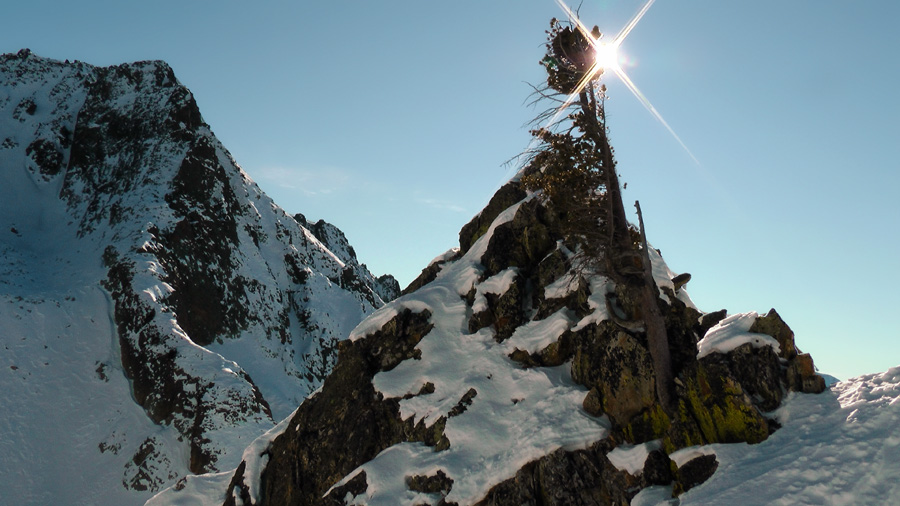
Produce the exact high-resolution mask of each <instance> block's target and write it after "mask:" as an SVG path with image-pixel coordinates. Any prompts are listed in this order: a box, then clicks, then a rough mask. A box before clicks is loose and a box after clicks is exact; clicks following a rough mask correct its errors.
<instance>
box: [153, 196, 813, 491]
mask: <svg viewBox="0 0 900 506" xmlns="http://www.w3.org/2000/svg"><path fill="white" fill-rule="evenodd" d="M560 219H561V218H560V214H559V212H558V211H556V210H555V207H554V203H553V202H552V201H551V200H548V199H546V198H541V196H540V195H539V194H536V193H531V192H528V191H526V190H525V189H524V188H523V187H522V186H521V185H520V184H519V183H518V182H515V181H513V182H511V183H509V184H507V185H506V186H504V187H503V188H501V189H500V190H499V191H498V192H497V193H496V195H495V196H494V198H493V199H492V200H491V202H490V203H489V205H488V206H487V207H486V208H485V210H484V211H482V213H480V214H479V215H478V216H477V217H475V218H474V219H473V220H472V222H471V223H469V224H468V225H466V226H465V227H463V229H462V232H461V233H460V247H459V248H458V249H454V250H451V251H449V252H447V253H446V254H444V255H441V256H439V257H438V258H436V259H435V261H434V262H433V263H432V264H431V265H429V266H428V267H426V268H425V269H424V270H423V272H422V275H421V276H420V277H419V279H417V280H416V281H414V282H413V283H412V284H411V285H410V287H408V288H407V289H406V290H405V291H404V295H403V296H401V297H400V298H399V299H397V300H395V301H394V302H392V303H390V304H388V305H386V306H385V307H383V308H381V309H379V310H378V311H377V312H375V314H373V315H372V316H370V317H369V318H367V319H366V320H365V321H364V322H363V323H361V324H360V325H359V326H358V327H356V329H355V330H354V331H353V332H352V333H351V334H350V335H349V339H347V340H345V341H342V342H341V343H340V344H339V346H338V360H337V363H336V365H335V368H334V371H333V372H332V374H331V375H330V376H328V377H327V378H326V379H325V382H324V383H323V385H322V388H321V390H320V391H318V392H316V393H315V394H314V395H312V396H311V397H309V398H308V399H306V400H305V401H304V402H303V404H301V405H300V407H299V408H298V409H297V411H296V412H295V413H294V414H293V415H292V416H291V417H289V418H287V419H285V420H284V421H283V422H282V423H281V424H280V425H279V427H278V428H277V429H275V430H273V431H271V432H270V433H269V434H267V435H266V436H265V437H264V438H261V439H260V440H258V441H257V442H255V443H254V444H253V445H251V446H249V447H248V449H247V450H246V451H245V453H244V458H243V460H242V462H241V463H240V465H239V466H238V467H237V468H236V470H235V473H234V474H233V475H231V476H224V475H219V476H217V477H209V478H207V479H205V480H204V479H200V480H194V481H191V480H189V481H188V482H187V484H186V487H185V488H184V489H183V490H182V491H181V492H178V491H169V492H167V493H166V494H163V495H161V496H160V497H158V498H157V499H158V500H159V502H153V501H151V503H152V504H165V503H166V501H174V500H175V499H176V498H179V499H182V500H187V499H188V498H194V499H195V500H197V501H198V503H199V504H225V505H238V504H243V505H250V504H260V505H262V504H268V505H282V504H292V505H293V504H371V505H378V504H384V505H388V504H435V505H438V504H446V505H450V504H459V505H463V504H482V505H520V504H541V505H549V504H558V505H564V504H565V505H569V504H585V505H587V504H629V503H630V502H631V501H632V500H634V499H635V498H636V497H637V496H638V495H639V494H640V493H641V492H642V490H644V489H647V490H651V489H652V490H656V489H658V488H659V487H660V486H664V487H668V488H665V490H667V492H665V493H666V494H667V496H666V497H669V498H671V497H673V496H679V495H682V494H684V493H685V492H686V491H688V490H690V489H692V488H694V487H696V486H698V485H699V484H701V483H703V482H704V481H706V480H707V479H709V477H710V476H713V475H714V474H715V473H716V469H717V466H718V461H717V458H716V456H715V454H714V453H711V452H703V451H697V450H696V449H697V448H704V447H706V446H707V445H710V444H712V443H741V442H744V443H751V444H756V443H760V442H762V441H764V440H766V439H767V438H769V437H770V436H771V435H772V434H773V433H775V432H776V431H778V430H780V427H781V423H780V422H779V421H778V420H777V417H775V416H774V415H773V412H774V411H775V410H777V409H778V408H779V406H781V405H782V402H783V400H784V399H785V396H786V395H787V394H788V393H789V392H807V393H817V392H822V391H823V390H824V389H825V382H824V379H823V378H822V377H821V376H819V375H817V374H816V372H815V368H814V366H813V363H812V359H811V358H810V357H809V356H808V355H806V354H803V353H801V352H800V351H799V350H798V348H797V346H796V344H795V342H794V335H793V332H792V331H791V330H790V328H789V327H788V325H787V324H786V323H785V322H784V321H783V320H782V319H781V317H780V316H779V315H778V313H777V312H776V311H775V310H774V309H773V310H771V311H770V312H769V313H768V314H766V315H762V316H760V315H758V314H757V313H738V314H732V315H730V316H729V315H728V314H727V312H726V311H725V310H721V311H717V312H713V313H703V312H701V311H700V310H698V309H697V308H696V307H695V306H694V304H693V303H692V301H691V299H690V297H689V296H688V294H687V291H686V287H685V284H686V283H687V281H688V280H689V279H690V276H689V275H685V274H676V273H674V272H672V271H671V270H669V268H668V267H667V266H666V264H665V262H664V261H663V259H662V257H661V256H660V254H659V252H658V251H656V250H651V251H649V252H648V256H649V258H650V259H651V263H652V272H653V278H654V280H655V282H656V285H657V288H658V290H657V296H656V299H655V301H654V302H655V304H657V305H658V308H659V310H660V311H661V312H662V314H663V315H664V318H665V326H666V329H665V330H666V333H667V335H668V343H669V351H670V354H671V357H672V367H673V372H674V377H675V379H674V383H675V385H674V389H673V390H674V399H673V401H672V405H671V406H662V405H661V404H660V402H659V401H658V400H657V399H658V398H659V397H658V395H657V392H656V379H655V372H654V369H653V363H652V360H651V357H650V352H649V350H648V343H647V336H646V330H645V327H644V323H643V321H642V316H641V315H642V314H645V313H646V308H644V307H642V306H641V304H642V302H641V300H640V298H638V297H637V296H636V295H635V294H634V293H631V292H630V291H629V289H628V286H623V285H621V284H619V283H616V282H614V281H613V280H612V279H611V278H610V277H608V276H607V275H606V274H605V273H604V272H602V269H597V268H595V267H596V265H597V264H596V263H594V264H590V265H593V266H594V267H590V265H587V266H586V264H585V263H584V262H583V261H582V259H581V258H580V256H579V255H578V254H577V253H576V249H577V248H576V245H575V244H572V243H570V242H569V241H568V240H567V238H566V237H565V236H564V234H563V233H562V232H561V228H560ZM204 487H206V488H204ZM201 490H206V491H207V492H205V493H204V492H201ZM210 490H215V492H209V491H210ZM200 497H202V499H197V498H200ZM664 499H665V497H664V498H663V500H664Z"/></svg>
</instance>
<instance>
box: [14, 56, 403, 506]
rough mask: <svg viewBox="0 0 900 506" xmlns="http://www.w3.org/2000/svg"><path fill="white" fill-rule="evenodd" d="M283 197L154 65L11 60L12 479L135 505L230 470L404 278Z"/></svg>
mask: <svg viewBox="0 0 900 506" xmlns="http://www.w3.org/2000/svg"><path fill="white" fill-rule="evenodd" d="M328 227H330V228H328V231H329V233H330V234H331V236H333V237H335V238H337V239H339V240H336V241H335V246H336V247H338V249H339V251H338V252H337V253H335V252H332V251H331V250H330V249H329V248H328V247H326V245H325V244H324V243H323V242H322V241H321V240H320V239H318V238H317V237H316V235H315V234H313V233H312V232H310V231H309V230H308V229H307V228H305V227H304V226H301V225H300V224H298V223H297V221H296V220H295V219H294V218H292V217H290V216H288V215H287V214H286V213H285V212H284V211H283V210H281V209H280V208H279V207H278V206H276V205H275V204H274V203H273V202H272V200H271V199H269V198H268V197H267V196H266V195H265V194H263V193H262V191H261V190H260V189H259V188H258V187H257V186H256V185H255V184H254V183H253V182H252V181H251V180H250V179H249V178H248V176H247V175H246V174H245V173H244V172H243V171H242V170H241V169H240V167H239V166H238V165H237V164H236V163H235V161H234V160H233V159H232V158H231V156H230V155H229V153H228V152H227V150H225V148H224V147H223V146H222V145H221V143H219V141H218V140H217V139H216V138H215V136H214V135H213V133H212V132H211V131H210V128H209V126H208V125H207V124H206V123H204V122H203V119H202V117H201V116H200V113H199V110H198V109H197V106H196V103H195V102H194V100H193V97H192V96H191V93H190V91H188V90H187V88H185V87H184V86H182V85H181V84H180V83H178V81H177V80H176V79H175V76H174V75H173V73H172V71H171V69H170V68H169V67H168V66H167V65H166V64H164V63H162V62H138V63H134V64H126V65H119V66H114V67H108V68H100V67H92V66H90V65H87V64H84V63H78V62H76V63H68V62H65V63H64V62H59V61H54V60H49V59H45V58H41V57H38V56H36V55H34V54H32V53H30V52H29V51H27V50H23V51H20V52H19V53H18V54H9V55H3V56H0V345H2V346H3V355H2V356H3V358H2V361H3V363H2V364H0V406H2V407H3V409H4V412H5V413H6V415H5V416H4V417H0V490H3V497H4V501H5V500H13V499H14V500H15V502H17V503H25V504H140V503H142V502H143V501H144V500H145V499H146V498H147V497H149V496H150V495H152V494H153V493H154V492H156V491H158V490H159V489H161V488H163V487H165V486H168V485H171V484H172V483H174V482H175V481H176V480H178V479H179V478H181V477H183V476H185V475H186V474H188V473H190V472H204V471H211V470H216V469H229V468H233V467H234V466H235V465H236V464H237V462H239V461H240V456H241V451H242V450H243V448H244V447H245V446H246V445H247V444H248V443H249V442H250V441H252V440H253V439H255V438H256V437H257V436H259V435H260V434H262V433H264V432H265V431H267V430H269V429H271V428H272V427H273V425H274V422H275V421H276V420H280V419H282V418H284V417H285V416H287V415H289V414H290V413H291V411H293V410H294V409H295V408H296V406H297V405H298V404H299V403H300V402H301V401H302V400H303V398H304V397H306V396H307V395H308V394H309V393H311V392H312V391H314V390H315V389H316V388H318V387H319V385H320V384H321V382H322V380H323V379H324V377H325V376H326V375H327V373H328V372H329V371H330V370H331V368H332V366H333V364H334V361H335V359H336V350H335V347H336V343H337V341H338V340H339V339H341V338H343V337H345V336H346V335H347V334H348V333H349V332H350V330H352V329H353V328H354V327H355V326H356V324H357V323H358V322H359V321H360V320H361V319H362V318H363V317H364V316H365V315H367V314H369V313H371V312H372V311H374V310H375V309H376V308H378V307H380V306H381V305H382V304H383V300H382V297H381V295H389V294H391V293H393V292H395V291H396V287H395V285H396V282H394V281H393V279H392V278H389V277H388V278H383V279H381V280H377V279H375V278H374V277H373V276H372V274H371V273H370V272H369V271H368V270H367V269H366V268H365V266H364V265H361V264H359V263H358V262H357V260H356V257H355V255H352V256H350V255H347V254H346V253H347V252H348V251H350V252H352V248H350V247H349V245H348V244H347V243H346V238H344V237H343V234H342V233H340V231H339V230H337V229H336V228H334V227H331V226H330V225H329V226H328Z"/></svg>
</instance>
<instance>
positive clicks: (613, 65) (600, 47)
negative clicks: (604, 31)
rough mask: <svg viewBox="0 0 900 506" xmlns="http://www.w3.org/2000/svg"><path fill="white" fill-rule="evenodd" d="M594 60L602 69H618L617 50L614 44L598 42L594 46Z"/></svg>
mask: <svg viewBox="0 0 900 506" xmlns="http://www.w3.org/2000/svg"><path fill="white" fill-rule="evenodd" d="M594 61H595V62H596V63H597V66H598V67H600V68H602V69H606V70H612V71H613V72H615V71H617V70H618V69H619V52H618V47H617V46H616V44H604V43H602V42H598V43H597V44H596V45H595V46H594Z"/></svg>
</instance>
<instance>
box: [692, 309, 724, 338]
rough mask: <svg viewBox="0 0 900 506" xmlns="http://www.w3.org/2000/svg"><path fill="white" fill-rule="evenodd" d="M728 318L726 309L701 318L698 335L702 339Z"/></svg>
mask: <svg viewBox="0 0 900 506" xmlns="http://www.w3.org/2000/svg"><path fill="white" fill-rule="evenodd" d="M726 316H728V311H727V310H725V309H720V310H718V311H715V312H713V313H706V314H704V315H703V316H702V317H701V318H700V328H699V329H698V334H699V335H700V337H703V336H705V335H706V333H707V332H708V331H709V329H711V328H713V327H715V326H716V325H718V323H719V322H720V321H722V320H724V319H725V317H726Z"/></svg>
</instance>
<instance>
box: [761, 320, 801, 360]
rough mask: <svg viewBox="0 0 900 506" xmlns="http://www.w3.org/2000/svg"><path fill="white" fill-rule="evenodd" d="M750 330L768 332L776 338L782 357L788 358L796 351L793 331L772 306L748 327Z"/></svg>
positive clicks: (792, 356)
mask: <svg viewBox="0 0 900 506" xmlns="http://www.w3.org/2000/svg"><path fill="white" fill-rule="evenodd" d="M750 332H757V333H759V334H768V335H770V336H772V337H774V338H775V339H777V340H778V345H779V347H780V348H781V352H780V355H781V357H782V358H786V359H788V360H790V359H792V358H794V356H795V355H797V353H798V351H797V347H796V346H795V345H794V331H793V330H791V328H790V327H788V325H787V324H786V323H784V320H782V319H781V315H779V314H778V312H777V311H775V309H774V308H773V309H770V310H769V312H768V313H766V315H765V316H761V317H759V318H757V319H756V321H755V322H753V326H751V327H750Z"/></svg>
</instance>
